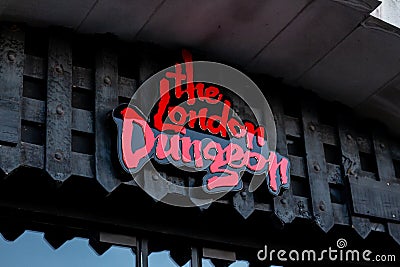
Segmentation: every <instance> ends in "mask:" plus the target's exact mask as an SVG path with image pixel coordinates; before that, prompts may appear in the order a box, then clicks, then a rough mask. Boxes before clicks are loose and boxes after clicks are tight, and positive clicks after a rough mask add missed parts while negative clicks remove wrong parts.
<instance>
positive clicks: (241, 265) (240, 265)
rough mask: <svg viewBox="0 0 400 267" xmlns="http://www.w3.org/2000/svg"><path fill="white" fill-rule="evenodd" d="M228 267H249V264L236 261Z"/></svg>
mask: <svg viewBox="0 0 400 267" xmlns="http://www.w3.org/2000/svg"><path fill="white" fill-rule="evenodd" d="M229 267H249V263H248V262H247V261H236V262H234V263H232V264H231V265H229Z"/></svg>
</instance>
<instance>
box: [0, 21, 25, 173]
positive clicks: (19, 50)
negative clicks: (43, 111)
mask: <svg viewBox="0 0 400 267" xmlns="http://www.w3.org/2000/svg"><path fill="white" fill-rule="evenodd" d="M24 41H25V34H24V32H23V31H22V30H21V29H20V28H19V27H18V26H16V25H0V86H1V89H0V129H1V130H0V150H1V154H2V156H1V157H0V169H1V170H2V171H3V172H4V173H5V174H8V173H11V172H12V171H13V170H15V169H16V168H17V167H19V165H20V164H21V162H20V141H21V101H22V90H23V73H24V58H25V57H24Z"/></svg>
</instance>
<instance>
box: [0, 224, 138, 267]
mask: <svg viewBox="0 0 400 267" xmlns="http://www.w3.org/2000/svg"><path fill="white" fill-rule="evenodd" d="M43 235H44V234H43V233H37V232H32V231H26V232H25V233H24V234H23V235H21V236H20V237H19V238H18V239H17V240H15V241H13V242H9V241H6V240H4V239H3V237H2V236H1V235H0V266H8V267H17V266H18V267H20V266H23V267H25V266H29V267H72V266H73V267H75V266H76V267H114V266H118V267H133V266H135V255H134V254H133V252H132V250H131V249H130V248H123V247H117V246H113V247H111V248H110V249H109V250H108V251H106V252H105V253H104V254H103V255H102V256H98V255H97V254H96V252H95V251H94V250H93V249H91V247H90V246H89V244H88V240H87V239H83V238H74V239H72V240H70V241H67V242H66V243H65V244H63V245H62V246H61V247H60V248H59V249H57V250H54V249H53V248H52V247H51V246H50V245H49V244H48V243H47V242H46V241H45V239H43Z"/></svg>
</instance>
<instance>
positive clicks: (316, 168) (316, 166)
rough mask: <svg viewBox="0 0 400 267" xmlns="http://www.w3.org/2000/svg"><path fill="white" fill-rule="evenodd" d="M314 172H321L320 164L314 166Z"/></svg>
mask: <svg viewBox="0 0 400 267" xmlns="http://www.w3.org/2000/svg"><path fill="white" fill-rule="evenodd" d="M314 170H316V171H317V172H319V171H320V170H321V167H320V166H319V165H318V164H315V165H314Z"/></svg>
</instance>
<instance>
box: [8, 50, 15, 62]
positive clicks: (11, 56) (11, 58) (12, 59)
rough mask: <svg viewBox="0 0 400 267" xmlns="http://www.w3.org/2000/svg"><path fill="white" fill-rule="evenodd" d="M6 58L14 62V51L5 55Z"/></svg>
mask: <svg viewBox="0 0 400 267" xmlns="http://www.w3.org/2000/svg"><path fill="white" fill-rule="evenodd" d="M7 58H8V60H9V61H11V62H14V61H15V52H14V51H9V52H8V54H7Z"/></svg>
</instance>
